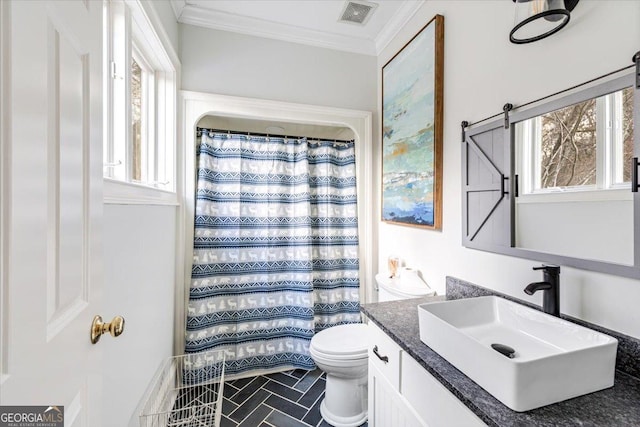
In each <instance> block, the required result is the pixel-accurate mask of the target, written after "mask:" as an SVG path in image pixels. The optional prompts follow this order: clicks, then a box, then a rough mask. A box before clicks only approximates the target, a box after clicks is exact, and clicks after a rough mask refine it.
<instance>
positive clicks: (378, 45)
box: [375, 0, 426, 56]
mask: <svg viewBox="0 0 640 427" xmlns="http://www.w3.org/2000/svg"><path fill="white" fill-rule="evenodd" d="M425 2H426V0H415V1H406V2H405V3H404V4H403V5H402V7H400V9H398V11H397V12H396V13H395V14H394V15H393V17H392V18H391V19H390V20H389V22H388V23H387V25H385V26H384V28H383V29H382V31H380V33H378V36H377V37H376V39H375V51H376V56H378V55H380V54H381V53H382V51H383V50H384V49H385V48H386V47H387V46H388V45H389V43H391V40H393V39H394V38H395V36H397V35H398V33H399V32H400V30H401V29H402V28H403V27H404V26H405V25H407V23H408V22H409V20H411V18H413V16H414V15H415V14H416V12H418V10H419V9H420V8H421V7H422V5H424V3H425Z"/></svg>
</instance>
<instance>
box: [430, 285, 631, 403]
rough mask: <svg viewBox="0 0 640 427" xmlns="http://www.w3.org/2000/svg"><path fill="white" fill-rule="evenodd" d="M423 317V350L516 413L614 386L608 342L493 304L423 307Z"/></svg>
mask: <svg viewBox="0 0 640 427" xmlns="http://www.w3.org/2000/svg"><path fill="white" fill-rule="evenodd" d="M418 316H419V321H420V339H421V340H422V342H424V343H425V344H427V345H428V346H429V347H431V348H432V349H433V350H434V351H435V352H437V353H438V354H440V355H441V356H442V357H444V358H445V359H446V360H447V361H449V363H451V364H452V365H453V366H455V367H456V368H458V369H459V370H460V371H462V372H463V373H464V374H465V375H467V376H468V377H469V378H471V379H472V380H473V381H475V382H476V383H477V384H478V385H480V386H481V387H482V388H484V389H485V390H486V391H488V392H489V393H490V394H491V395H493V396H494V397H495V398H496V399H498V400H499V401H501V402H502V403H504V404H505V405H506V406H508V407H509V408H511V409H513V410H514V411H518V412H523V411H528V410H531V409H535V408H539V407H541V406H545V405H549V404H551V403H556V402H560V401H563V400H566V399H570V398H572V397H577V396H581V395H583V394H587V393H591V392H594V391H598V390H602V389H605V388H608V387H611V386H613V378H614V374H615V361H616V350H617V347H618V341H617V340H616V339H615V338H612V337H610V336H608V335H605V334H602V333H599V332H596V331H593V330H591V329H587V328H584V327H582V326H578V325H576V324H574V323H571V322H568V321H566V320H562V319H560V318H557V317H554V316H550V315H548V314H545V313H542V312H540V311H538V310H534V309H531V308H529V307H525V306H524V305H521V304H518V303H515V302H511V301H508V300H506V299H504V298H499V297H492V296H491V297H479V298H468V299H460V300H453V301H441V302H432V303H427V304H421V305H419V306H418ZM492 344H502V345H506V346H508V347H511V348H512V349H513V350H515V353H513V354H512V356H513V358H510V357H508V356H506V355H505V354H502V353H500V352H498V351H497V350H495V349H494V348H492V346H491V345H492Z"/></svg>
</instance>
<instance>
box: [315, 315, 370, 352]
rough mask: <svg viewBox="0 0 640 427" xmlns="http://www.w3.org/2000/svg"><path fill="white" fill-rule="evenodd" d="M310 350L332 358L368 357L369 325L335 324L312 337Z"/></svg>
mask: <svg viewBox="0 0 640 427" xmlns="http://www.w3.org/2000/svg"><path fill="white" fill-rule="evenodd" d="M309 350H310V351H311V352H313V353H315V354H316V355H318V356H319V357H323V358H326V359H330V360H357V359H366V358H367V327H366V325H364V324H362V323H353V324H347V325H339V326H333V327H331V328H327V329H325V330H324V331H321V332H318V333H317V334H315V335H314V336H313V338H312V339H311V346H310V348H309Z"/></svg>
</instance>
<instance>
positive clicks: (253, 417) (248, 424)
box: [238, 404, 273, 427]
mask: <svg viewBox="0 0 640 427" xmlns="http://www.w3.org/2000/svg"><path fill="white" fill-rule="evenodd" d="M272 411H273V408H270V407H268V406H266V405H264V404H262V405H260V406H258V407H257V408H256V409H255V411H253V412H252V413H251V414H249V416H248V417H247V418H245V419H244V421H242V422H241V423H240V424H239V425H238V427H255V426H257V425H258V424H260V423H262V422H263V421H264V419H265V418H267V416H268V415H269V414H270V413H271V412H272Z"/></svg>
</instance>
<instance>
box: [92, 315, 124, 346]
mask: <svg viewBox="0 0 640 427" xmlns="http://www.w3.org/2000/svg"><path fill="white" fill-rule="evenodd" d="M123 331H124V317H122V316H116V317H114V318H113V319H112V320H111V322H109V323H104V322H103V321H102V316H94V318H93V322H91V344H95V343H97V342H98V341H100V336H101V335H102V334H106V333H107V332H109V333H110V334H111V336H112V337H114V338H115V337H118V336H120V334H122V332H123Z"/></svg>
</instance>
